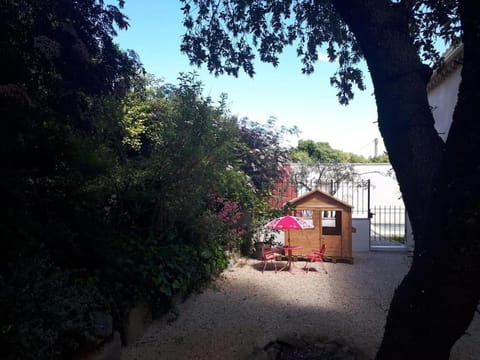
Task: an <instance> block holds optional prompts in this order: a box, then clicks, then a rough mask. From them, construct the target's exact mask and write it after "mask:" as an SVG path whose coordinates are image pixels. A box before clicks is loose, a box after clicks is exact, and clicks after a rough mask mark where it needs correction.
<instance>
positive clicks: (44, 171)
mask: <svg viewBox="0 0 480 360" xmlns="http://www.w3.org/2000/svg"><path fill="white" fill-rule="evenodd" d="M121 3H122V2H119V4H120V5H121ZM0 20H1V21H0V30H1V31H0V34H1V35H0V48H1V50H2V59H3V61H4V65H5V68H8V70H9V71H4V72H2V73H1V74H0V117H1V118H2V120H3V121H4V123H3V125H4V127H3V131H2V133H1V135H0V140H1V141H2V148H1V150H0V151H1V155H2V158H3V159H4V161H2V164H1V172H2V177H1V178H0V197H1V198H2V204H3V205H2V208H1V210H0V219H1V220H0V237H1V238H2V242H1V244H0V259H1V261H0V287H1V288H2V292H1V293H0V308H1V310H0V312H1V315H2V316H1V317H0V319H1V320H0V321H1V322H0V329H1V337H2V344H5V346H4V347H3V346H2V349H1V351H2V353H1V357H2V358H5V359H19V358H25V359H29V358H35V359H62V358H72V357H73V356H74V355H76V354H78V353H79V352H83V351H87V350H91V349H93V348H95V347H96V346H98V344H100V343H101V342H102V341H104V340H105V339H106V338H108V337H109V336H110V335H111V332H112V328H111V327H107V330H106V331H104V332H102V331H101V329H100V327H99V324H98V322H99V319H100V320H101V319H103V320H104V321H107V322H110V323H112V324H113V328H115V329H117V330H120V331H123V330H124V325H125V320H126V316H127V313H128V310H129V309H130V307H131V306H132V305H133V304H134V303H135V302H137V301H138V300H140V299H141V300H146V301H148V303H149V304H150V306H151V307H152V308H153V309H154V311H155V313H156V314H160V313H162V312H163V311H165V310H166V309H167V308H168V307H169V306H170V305H171V301H172V299H173V297H174V296H176V295H186V294H188V293H189V292H191V291H194V290H195V289H198V288H199V287H201V286H202V285H204V284H206V283H207V282H208V281H210V280H211V279H212V277H214V276H216V275H218V274H219V273H220V272H221V271H222V270H223V269H225V267H226V266H227V264H228V261H229V259H228V255H227V253H228V251H238V250H245V251H248V248H249V244H251V242H252V234H253V232H254V224H256V222H257V221H259V220H258V217H257V216H258V214H261V213H262V210H261V209H262V207H264V206H266V202H265V200H264V199H265V196H267V194H268V191H269V189H270V187H271V186H272V184H274V183H275V181H276V178H277V176H278V174H279V167H278V165H279V163H281V162H282V161H283V160H284V159H286V154H287V150H286V149H284V148H282V147H281V140H282V134H284V133H285V131H289V130H286V129H280V130H278V129H276V127H275V125H274V122H272V121H271V122H269V123H268V124H267V125H265V126H263V125H260V124H254V123H248V122H247V121H244V122H239V121H238V120H237V119H236V118H234V117H232V116H230V115H229V113H228V108H227V107H226V105H225V104H226V98H225V96H223V97H222V99H221V101H220V105H219V106H217V107H216V106H214V105H213V102H212V100H211V99H210V98H205V97H204V96H203V94H202V91H203V88H202V84H201V83H200V82H199V81H198V80H197V78H196V76H195V74H181V75H180V78H179V84H178V85H172V84H163V83H162V82H161V81H160V80H157V79H154V78H152V77H151V76H149V75H143V74H142V73H143V70H142V67H141V64H140V63H139V60H138V58H137V57H136V55H135V54H134V53H132V52H122V51H121V50H120V49H119V48H118V46H116V45H115V44H114V43H113V41H112V38H113V36H114V35H115V30H114V27H115V26H116V27H118V28H120V29H123V28H126V27H127V25H128V24H127V22H126V18H125V17H124V16H123V15H122V14H121V13H120V11H119V10H118V8H116V7H115V6H112V5H106V4H105V3H104V2H103V1H93V0H92V1H82V2H71V1H63V0H62V1H57V2H55V1H44V2H40V1H33V0H30V1H24V2H19V1H15V0H11V1H7V2H3V3H2V5H0Z"/></svg>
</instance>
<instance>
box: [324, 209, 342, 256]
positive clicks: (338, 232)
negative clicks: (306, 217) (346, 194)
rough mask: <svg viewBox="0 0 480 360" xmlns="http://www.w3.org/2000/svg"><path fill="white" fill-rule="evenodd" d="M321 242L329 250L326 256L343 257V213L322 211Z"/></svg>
mask: <svg viewBox="0 0 480 360" xmlns="http://www.w3.org/2000/svg"><path fill="white" fill-rule="evenodd" d="M320 240H321V243H322V244H325V246H326V248H327V251H326V256H342V211H340V210H325V211H322V214H321V228H320Z"/></svg>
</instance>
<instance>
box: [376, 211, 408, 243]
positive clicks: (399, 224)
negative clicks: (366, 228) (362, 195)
mask: <svg viewBox="0 0 480 360" xmlns="http://www.w3.org/2000/svg"><path fill="white" fill-rule="evenodd" d="M371 211H372V213H371V214H372V216H371V218H370V248H405V246H406V232H405V224H406V221H405V220H406V215H405V208H404V207H403V206H376V207H373V208H372V209H371Z"/></svg>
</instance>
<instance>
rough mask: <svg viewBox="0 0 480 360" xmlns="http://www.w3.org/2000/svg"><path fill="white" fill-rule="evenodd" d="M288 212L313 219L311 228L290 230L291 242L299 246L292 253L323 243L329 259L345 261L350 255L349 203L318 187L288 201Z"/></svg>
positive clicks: (302, 252) (288, 234) (305, 251)
mask: <svg viewBox="0 0 480 360" xmlns="http://www.w3.org/2000/svg"><path fill="white" fill-rule="evenodd" d="M289 203H290V204H292V205H293V208H294V210H292V211H291V215H294V216H298V217H301V218H303V219H304V220H306V221H309V222H312V223H313V225H314V228H313V229H308V230H290V231H288V233H287V234H285V236H290V243H291V245H292V246H293V245H298V246H301V247H302V249H301V250H296V251H294V252H293V254H294V255H299V256H301V255H307V254H309V253H311V251H312V249H319V248H320V247H321V246H322V245H323V244H325V246H326V250H327V251H326V257H328V258H331V259H332V261H334V262H336V261H337V260H342V261H348V262H350V263H353V257H352V206H351V205H349V204H347V203H345V202H343V201H340V200H338V199H337V198H335V197H333V196H331V195H329V194H327V193H325V192H323V191H321V190H314V191H311V192H308V193H306V194H303V195H301V196H299V197H297V198H295V199H293V200H290V201H289Z"/></svg>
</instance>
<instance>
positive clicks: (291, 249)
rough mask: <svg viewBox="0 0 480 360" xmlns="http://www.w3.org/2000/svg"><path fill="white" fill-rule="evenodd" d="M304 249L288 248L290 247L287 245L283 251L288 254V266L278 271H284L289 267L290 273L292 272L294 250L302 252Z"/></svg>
mask: <svg viewBox="0 0 480 360" xmlns="http://www.w3.org/2000/svg"><path fill="white" fill-rule="evenodd" d="M301 248H302V247H301V246H288V245H285V246H283V249H284V250H285V251H286V252H287V260H288V261H287V264H286V265H285V266H284V267H282V268H281V269H280V270H278V271H282V270H283V269H285V268H287V267H288V271H290V272H291V271H292V265H294V264H293V255H292V251H293V250H300V249H301Z"/></svg>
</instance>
